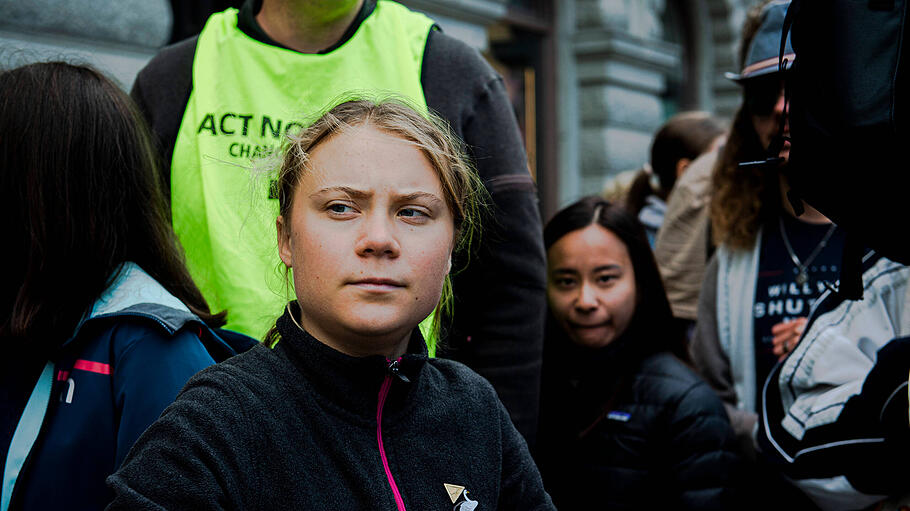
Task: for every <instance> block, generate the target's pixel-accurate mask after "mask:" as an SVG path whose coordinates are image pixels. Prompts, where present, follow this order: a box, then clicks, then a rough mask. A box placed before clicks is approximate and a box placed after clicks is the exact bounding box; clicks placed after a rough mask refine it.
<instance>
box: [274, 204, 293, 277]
mask: <svg viewBox="0 0 910 511" xmlns="http://www.w3.org/2000/svg"><path fill="white" fill-rule="evenodd" d="M275 227H276V230H277V231H278V257H280V258H281V261H282V262H284V265H285V266H287V267H288V268H293V267H294V258H293V255H294V250H293V248H292V247H291V227H290V226H289V225H287V222H285V221H284V217H283V216H281V215H278V218H276V219H275Z"/></svg>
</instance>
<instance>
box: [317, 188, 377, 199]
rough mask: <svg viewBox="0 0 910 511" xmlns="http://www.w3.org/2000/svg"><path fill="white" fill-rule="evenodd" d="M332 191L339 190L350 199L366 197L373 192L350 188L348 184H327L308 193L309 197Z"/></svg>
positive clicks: (370, 195)
mask: <svg viewBox="0 0 910 511" xmlns="http://www.w3.org/2000/svg"><path fill="white" fill-rule="evenodd" d="M332 192H341V193H343V194H345V195H347V196H348V197H350V198H352V199H368V198H370V197H372V196H373V192H368V191H365V190H358V189H356V188H351V187H350V186H327V187H325V188H322V189H319V190H316V191H315V192H313V193H311V194H310V197H316V196H319V195H323V194H326V193H332Z"/></svg>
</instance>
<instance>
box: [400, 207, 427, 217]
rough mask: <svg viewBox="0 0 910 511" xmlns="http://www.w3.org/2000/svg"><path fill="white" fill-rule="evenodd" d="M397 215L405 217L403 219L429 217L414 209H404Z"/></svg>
mask: <svg viewBox="0 0 910 511" xmlns="http://www.w3.org/2000/svg"><path fill="white" fill-rule="evenodd" d="M398 214H399V215H400V216H405V217H428V216H429V215H428V214H426V213H425V212H424V211H421V210H419V209H414V208H404V209H402V210H401V211H399V212H398Z"/></svg>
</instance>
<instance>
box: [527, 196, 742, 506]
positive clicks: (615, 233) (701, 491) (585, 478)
mask: <svg viewBox="0 0 910 511" xmlns="http://www.w3.org/2000/svg"><path fill="white" fill-rule="evenodd" d="M544 240H545V242H546V246H547V265H548V283H547V289H548V291H547V295H548V298H549V304H550V317H549V320H548V329H547V339H546V345H545V351H544V366H543V367H544V377H543V387H542V391H541V394H542V403H541V428H540V440H539V442H538V449H537V452H536V454H537V460H538V463H539V465H540V469H541V473H542V475H543V478H544V483H545V485H546V487H547V490H548V491H549V492H550V494H551V495H552V497H553V501H554V503H555V504H556V505H557V506H558V507H559V508H560V509H592V508H597V509H617V510H619V509H687V510H708V509H717V510H722V509H737V508H738V507H739V506H738V505H737V504H738V502H737V499H738V496H737V491H738V486H739V483H740V481H739V479H738V478H739V469H740V460H739V458H738V456H737V454H736V444H735V439H734V436H733V430H732V429H731V428H730V423H729V421H728V419H727V415H726V413H725V412H724V407H723V404H721V402H720V400H719V399H718V398H717V396H716V395H715V394H714V392H713V391H712V390H711V388H710V387H708V385H706V384H705V382H704V381H702V380H701V379H700V378H699V377H698V375H696V374H695V372H694V371H692V370H691V369H690V368H689V367H687V363H688V360H689V358H688V353H687V351H686V345H685V341H684V338H683V336H682V335H681V333H677V332H675V331H674V328H673V327H672V316H671V314H670V306H669V304H668V303H667V298H666V296H665V295H664V293H663V286H661V283H660V274H659V273H658V271H657V266H656V265H655V263H654V258H653V256H652V255H651V249H650V247H649V246H648V242H647V238H646V237H645V233H644V230H643V229H642V226H641V225H640V224H639V223H638V222H637V221H636V220H635V218H634V217H633V216H632V215H631V214H629V213H628V212H627V211H625V210H624V209H623V208H621V207H619V206H617V205H614V204H611V203H609V202H607V201H605V200H603V199H600V198H597V197H587V198H584V199H581V200H580V201H578V202H576V203H574V204H572V205H570V206H568V207H566V208H565V209H563V210H562V211H560V212H559V213H557V214H556V215H555V216H554V217H553V219H552V220H550V222H549V223H548V224H547V227H546V230H545V231H544Z"/></svg>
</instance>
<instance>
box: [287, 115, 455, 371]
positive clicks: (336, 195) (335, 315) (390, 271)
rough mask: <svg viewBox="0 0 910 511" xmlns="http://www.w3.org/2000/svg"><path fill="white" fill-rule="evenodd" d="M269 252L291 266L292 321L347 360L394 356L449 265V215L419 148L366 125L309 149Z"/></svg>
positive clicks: (435, 295) (428, 307) (431, 302)
mask: <svg viewBox="0 0 910 511" xmlns="http://www.w3.org/2000/svg"><path fill="white" fill-rule="evenodd" d="M310 163H311V170H309V171H305V172H304V173H303V176H302V178H301V180H300V183H299V184H298V186H297V188H296V190H295V191H294V196H293V199H292V203H291V210H290V214H289V216H290V218H282V217H279V218H278V251H279V254H280V256H281V260H282V261H284V263H285V264H286V265H287V266H288V267H291V268H293V270H294V271H293V273H294V289H295V292H296V295H297V302H298V303H299V304H300V310H301V318H300V320H301V322H302V326H303V327H304V328H305V329H306V330H307V331H308V332H310V333H311V334H312V335H313V336H314V337H316V338H317V339H319V340H320V341H322V342H323V343H325V344H328V345H329V346H332V347H333V348H335V349H337V350H339V351H341V352H342V353H347V354H348V355H352V356H366V355H372V354H384V355H386V356H388V357H396V356H398V355H400V354H401V353H403V352H404V350H405V348H406V347H407V341H408V339H409V337H410V333H411V331H412V330H413V329H414V327H416V326H417V324H418V323H419V322H420V321H421V320H423V319H424V318H426V317H427V316H428V315H429V314H430V313H431V312H432V311H433V309H434V308H435V307H436V304H437V302H438V301H439V297H440V294H441V292H442V285H443V281H444V279H445V276H446V274H447V273H448V272H449V269H450V266H451V253H452V248H453V242H454V241H453V240H454V223H453V219H452V214H451V212H450V211H449V208H448V206H447V205H446V202H445V198H444V195H443V191H442V187H441V186H440V183H439V179H438V178H437V176H436V172H435V171H434V169H433V167H432V166H431V165H430V162H429V161H428V160H427V158H426V157H425V156H424V155H423V153H422V152H421V151H420V150H419V149H417V148H416V147H415V146H413V145H411V144H409V143H408V142H406V141H404V140H401V139H399V138H397V137H395V136H394V135H390V134H388V133H385V132H382V131H379V130H377V129H376V128H373V127H370V126H361V127H354V128H349V129H347V130H345V131H343V132H341V133H339V134H337V135H334V136H332V137H330V138H329V139H327V140H326V141H324V142H322V143H321V144H319V145H318V146H317V147H316V148H315V149H314V150H313V151H312V152H311V154H310Z"/></svg>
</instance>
